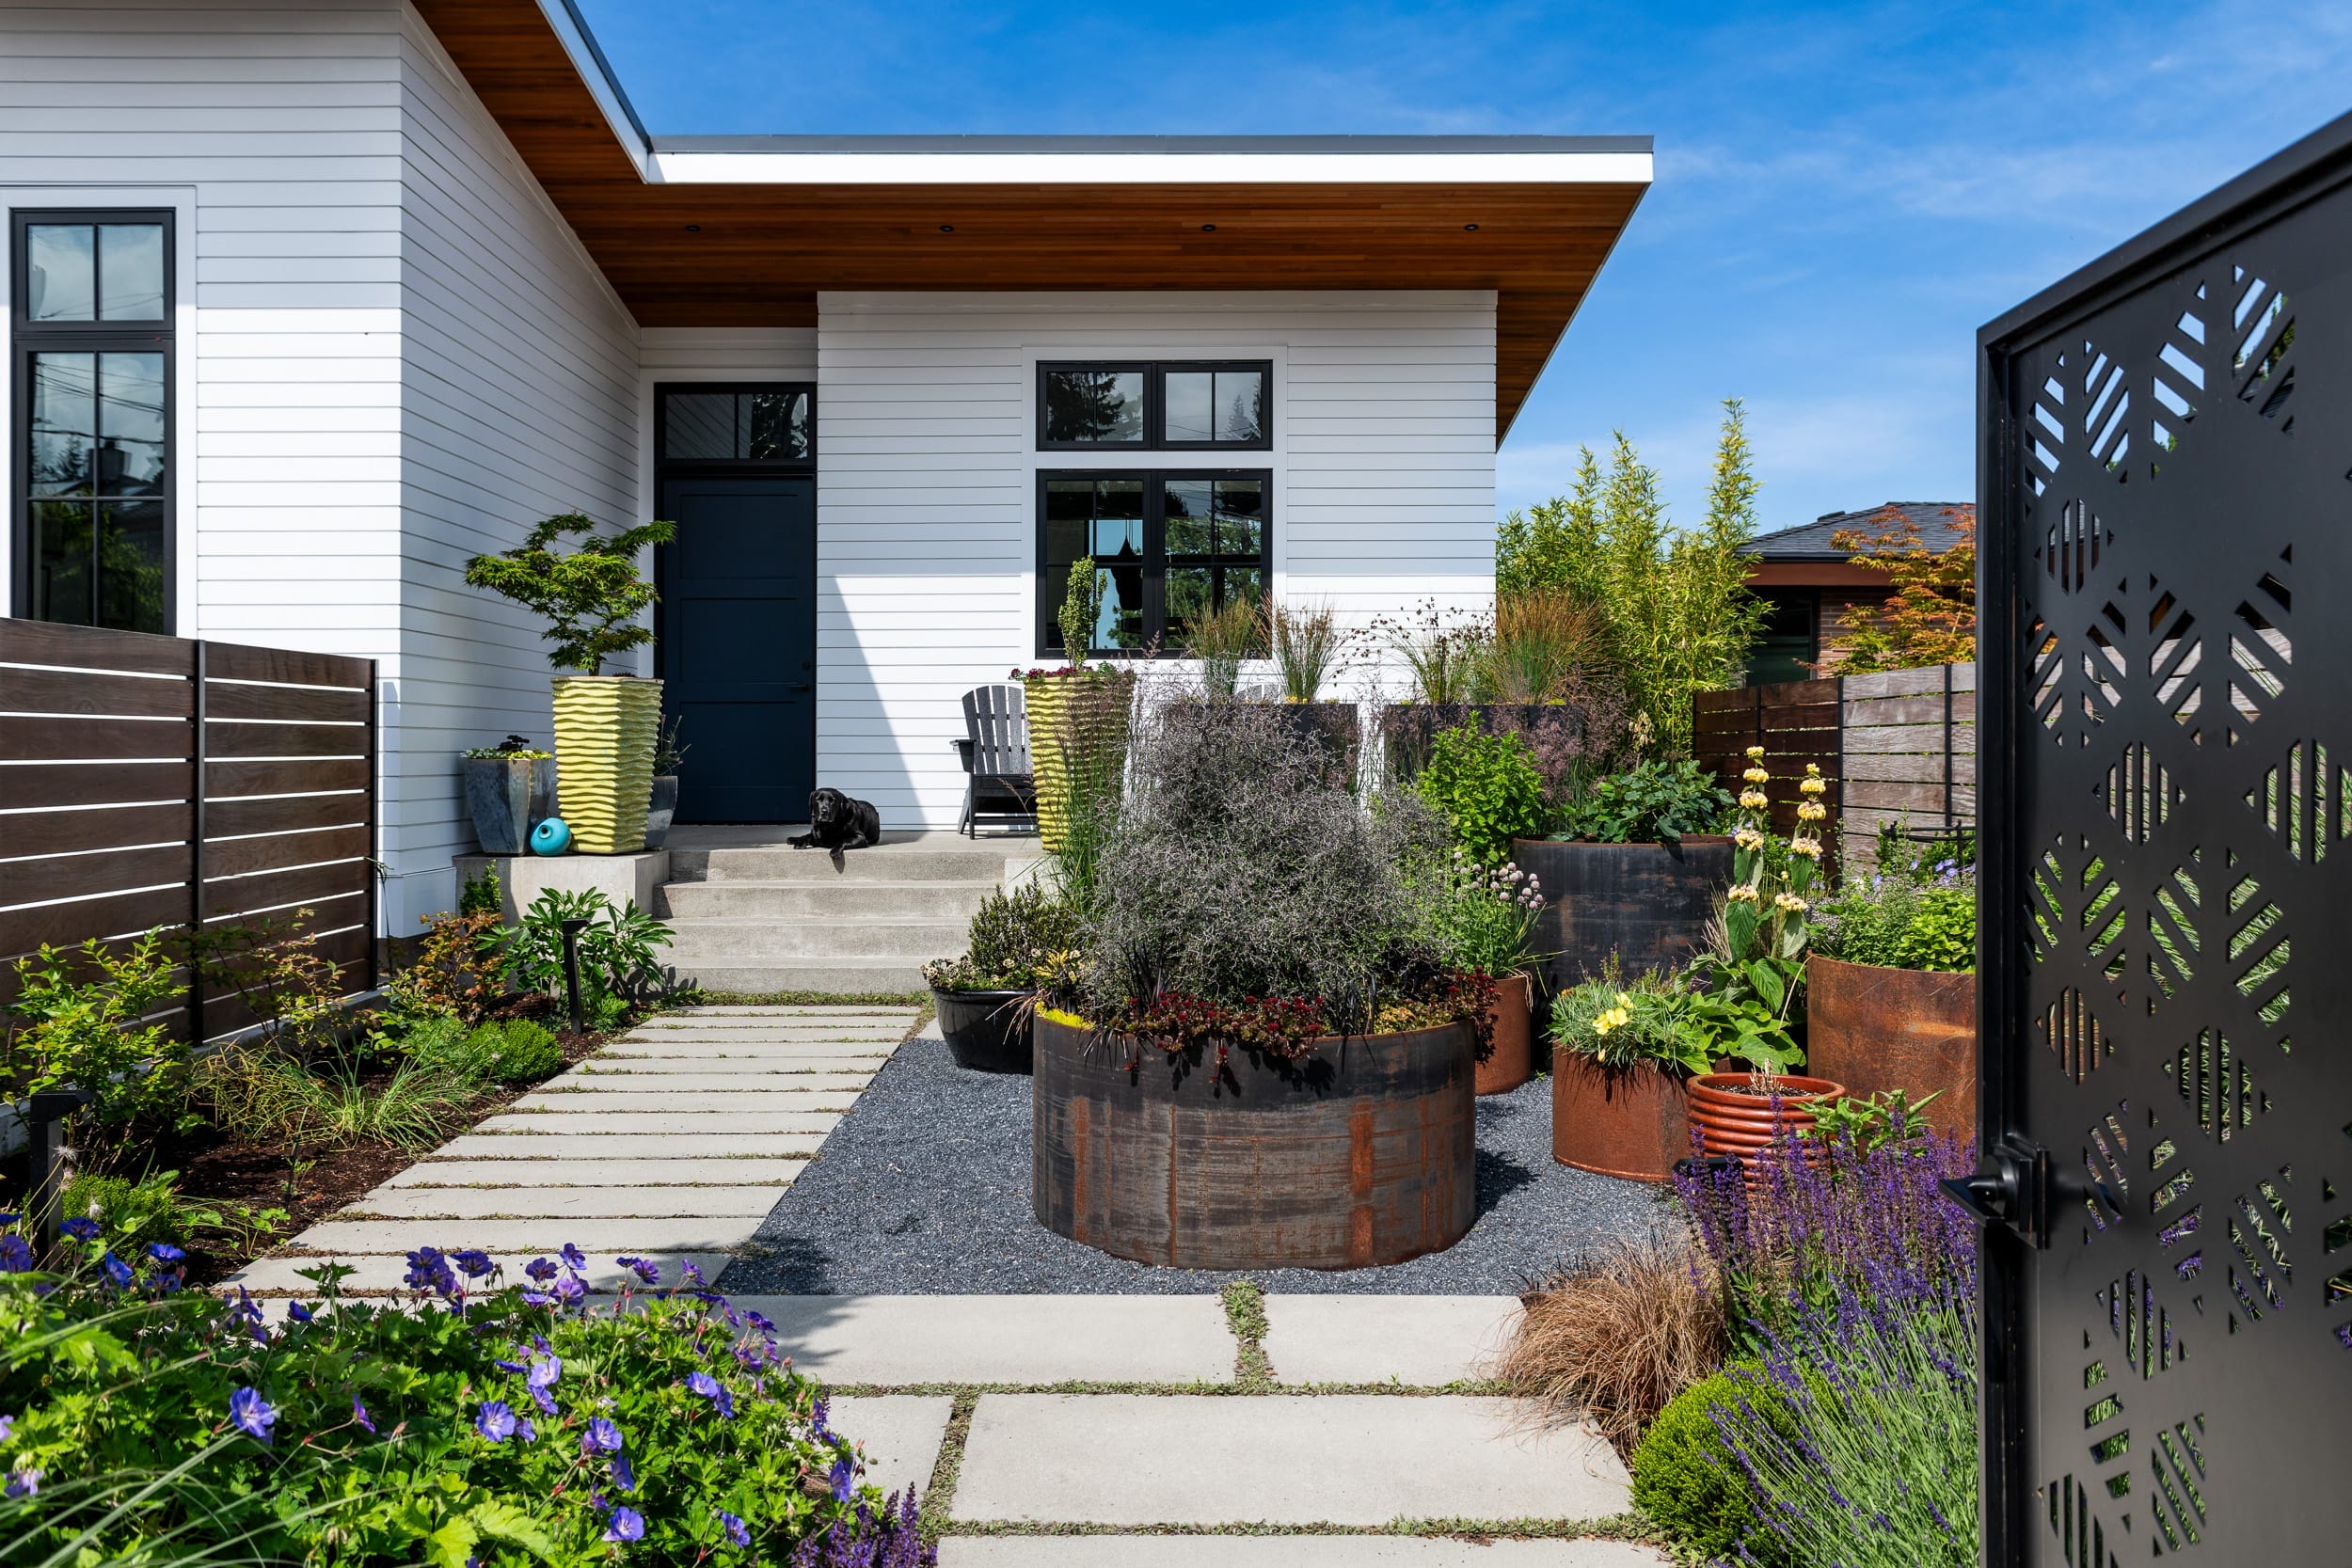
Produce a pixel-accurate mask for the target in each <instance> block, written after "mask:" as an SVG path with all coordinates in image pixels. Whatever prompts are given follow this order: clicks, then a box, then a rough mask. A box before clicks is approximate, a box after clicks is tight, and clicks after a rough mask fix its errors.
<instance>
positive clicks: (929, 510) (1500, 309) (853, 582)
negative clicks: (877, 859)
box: [0, 0, 1651, 932]
mask: <svg viewBox="0 0 2352 1568" xmlns="http://www.w3.org/2000/svg"><path fill="white" fill-rule="evenodd" d="M1650 162H1651V159H1650V150H1649V143H1648V141H1647V140H1646V138H1632V137H1608V138H1593V137H1456V136H1441V137H1394V136H1371V137H1354V136H1335V137H1305V138H1301V137H1230V138H1229V137H1166V138H1163V137H1111V138H1062V137H1026V136H1017V137H983V136H974V137H819V136H751V137H679V138H662V137H655V136H649V135H647V134H646V132H645V131H644V127H643V126H642V125H640V124H639V122H638V120H637V118H636V116H635V114H634V112H633V111H632V110H631V109H630V107H629V105H628V100H627V98H626V97H625V96H624V95H623V93H622V91H621V88H620V86H619V84H618V83H617V82H616V81H615V79H614V78H613V75H612V71H611V69H610V67H609V66H607V65H606V63H605V62H604V60H603V57H602V55H600V54H599V52H598V51H597V49H596V44H595V41H594V40H592V39H591V38H590V37H589V35H588V33H587V30H586V28H585V27H584V26H583V25H582V24H581V22H580V17H579V15H578V14H577V12H575V11H574V10H573V9H572V8H571V7H570V5H569V4H568V3H567V0H421V3H416V0H326V3H323V4H315V3H303V4H295V3H294V0H240V3H239V4H237V5H235V6H233V7H230V6H210V5H204V4H199V3H192V0H140V3H139V4H137V5H135V6H134V5H131V4H128V3H119V0H86V3H82V4H74V5H63V4H56V5H45V6H44V5H28V4H21V3H17V0H7V3H5V4H0V204H4V205H5V206H6V207H7V209H8V246H7V249H6V257H5V265H6V268H7V279H6V281H7V288H8V295H9V301H10V309H9V311H8V317H7V323H8V325H7V330H8V375H7V376H6V377H0V398H5V400H6V404H5V406H6V413H7V429H8V447H7V453H8V455H7V472H8V498H9V527H8V531H7V532H6V535H5V540H4V541H0V549H5V552H6V560H7V567H8V577H7V580H8V585H9V586H8V592H9V594H10V607H9V608H10V613H12V614H15V615H19V616H29V617H37V618H45V619H53V620H67V621H85V622H88V621H94V622H96V623H98V624H101V625H110V626H123V627H129V628H132V629H143V630H154V631H168V632H173V633H176V634H178V635H181V636H191V637H204V638H213V639H226V640H232V641H244V642H254V643H263V644H274V645H279V646H287V647H296V648H306V649H311V650H317V651H325V652H334V653H345V654H356V655H363V656H368V657H374V658H376V659H378V660H380V661H381V665H380V668H381V670H382V673H383V690H384V707H383V712H382V716H381V724H382V726H383V734H384V737H385V741H384V744H385V757H384V802H383V806H382V812H381V829H380V831H381V835H382V845H381V853H382V856H383V858H384V859H385V861H387V862H388V863H389V866H390V867H391V872H392V880H391V883H390V885H389V889H388V891H387V896H386V899H385V906H386V907H385V926H386V928H387V929H388V930H389V931H392V932H401V931H410V930H414V929H415V928H416V921H417V918H418V916H419V915H421V914H423V913H427V912H430V911H435V910H438V909H443V908H446V907H448V906H449V904H450V902H451V901H452V898H453V886H452V873H451V860H452V856H453V854H454V853H456V852H458V851H461V850H464V849H467V848H469V847H470V839H471V835H470V832H469V828H468V827H467V826H466V823H465V815H464V810H463V806H462V803H461V801H460V799H459V794H458V789H457V784H456V773H455V769H454V767H453V754H454V753H455V752H457V751H458V750H459V749H461V748H463V747H465V746H468V745H471V744H476V743H479V742H482V741H485V740H490V739H495V738H497V737H498V736H501V735H504V734H506V733H507V732H509V731H517V732H520V733H523V734H525V735H533V736H545V735H546V733H547V727H548V717H547V688H548V675H549V671H548V666H547V664H546V661H545V657H544V655H543V650H542V646H541V643H540V641H539V640H538V637H537V628H536V627H535V626H533V625H532V624H530V623H528V622H527V621H526V619H525V618H524V617H523V616H522V615H521V614H520V613H518V612H516V610H513V609H512V608H511V607H509V606H506V605H505V604H503V603H502V602H500V601H496V600H493V599H491V598H489V597H487V596H485V595H483V594H477V593H475V592H473V591H471V590H469V589H468V588H467V587H466V586H465V584H464V582H463V581H462V580H461V572H462V567H463V563H464V562H465V560H466V559H467V557H469V555H471V554H473V553H475V552H478V551H488V550H496V549H501V548H504V547H506V546H511V545H512V544H514V543H515V542H516V540H517V539H518V538H519V537H520V536H521V535H522V533H523V532H524V531H526V530H528V529H529V528H530V527H531V525H532V523H534V522H536V521H537V520H538V519H539V518H541V517H543V516H546V515H550V514H553V513H558V512H571V511H579V512H584V513H587V514H589V515H592V516H594V517H596V518H598V519H599V520H609V521H612V522H615V523H618V522H621V521H623V520H626V519H629V518H644V517H648V516H657V515H658V516H666V517H671V518H675V520H676V521H677V522H678V524H679V528H680V536H679V540H678V543H677V544H676V545H675V546H671V547H669V548H668V549H667V550H666V551H664V552H663V554H664V555H665V556H666V559H664V560H661V561H660V562H657V563H656V569H657V570H658V572H659V573H660V583H661V587H662V593H663V603H662V606H661V610H660V616H659V621H658V634H659V641H658V642H657V644H656V645H655V647H654V648H653V649H651V650H649V651H648V653H647V656H646V657H645V658H644V662H643V664H642V666H641V673H648V674H660V675H662V676H664V677H666V678H667V679H668V680H669V682H670V683H671V684H670V688H669V691H668V697H669V699H670V702H671V705H672V707H673V710H674V711H675V712H676V713H679V714H681V715H683V717H684V723H685V728H686V731H687V738H688V739H689V740H690V741H691V742H692V743H693V745H694V748H695V749H694V754H693V757H692V760H691V767H690V768H689V771H688V786H687V787H688V793H687V798H686V800H685V801H684V803H683V811H684V813H685V814H686V816H688V817H690V818H699V819H701V820H706V821H775V820H789V819H791V818H793V817H795V816H799V815H800V814H801V811H802V803H803V800H805V797H806V794H807V791H808V789H809V788H810V787H811V786H812V784H814V783H816V782H818V781H819V780H821V781H822V782H824V783H827V784H837V785H839V786H840V787H842V788H845V789H848V790H850V792H851V793H853V794H857V795H862V796H865V797H866V798H868V799H870V800H874V801H875V802H876V803H877V804H878V805H879V806H880V808H881V810H882V815H883V818H884V821H885V823H886V824H887V825H891V826H899V827H911V826H948V825H951V824H952V823H953V822H954V821H955V819H956V816H957V813H958V810H959V807H960V804H961V792H962V781H961V774H960V772H959V771H958V768H957V764H956V759H955V756H954V753H953V752H952V751H951V750H950V748H949V747H948V745H947V744H946V742H947V741H948V739H949V738H950V737H952V736H958V735H961V733H962V721H961V712H960V708H959V699H960V697H961V694H962V693H963V692H964V691H965V690H966V689H969V688H971V687H972V686H974V685H976V684H978V683H980V682H983V681H988V680H993V679H1000V678H1002V677H1003V676H1004V674H1005V673H1006V672H1007V671H1008V670H1009V669H1011V668H1013V667H1015V666H1030V665H1036V664H1041V663H1045V664H1058V663H1060V662H1062V660H1063V657H1064V656H1063V654H1062V651H1061V650H1060V648H1059V646H1058V642H1059V635H1060V634H1059V631H1058V629H1057V625H1056V621H1055V617H1054V614H1053V608H1054V605H1055V604H1056V603H1057V602H1058V598H1059V592H1060V583H1061V578H1062V576H1063V574H1064V571H1065V569H1066V565H1067V562H1068V561H1069V559H1070V558H1071V557H1072V556H1073V554H1075V553H1078V552H1079V551H1080V550H1083V549H1086V548H1089V547H1091V548H1092V549H1093V550H1094V552H1095V553H1096V554H1097V555H1098V557H1101V558H1103V559H1104V561H1105V562H1107V563H1110V564H1112V565H1113V568H1114V577H1115V578H1116V582H1117V595H1116V597H1117V603H1116V604H1115V605H1114V606H1113V607H1112V608H1111V609H1110V610H1106V613H1105V617H1104V626H1103V628H1102V631H1101V633H1100V636H1101V638H1102V640H1103V641H1104V642H1105V643H1114V642H1131V641H1150V640H1152V639H1153V638H1162V637H1166V636H1168V635H1169V634H1170V633H1171V632H1173V631H1175V630H1180V629H1181V620H1182V616H1183V614H1184V612H1185V610H1186V609H1187V608H1188V607H1197V606H1198V605H1200V604H1202V603H1205V602H1211V601H1213V600H1214V599H1216V597H1217V596H1219V595H1222V594H1232V593H1242V592H1248V593H1257V592H1266V593H1271V594H1275V595H1278V596H1279V597H1281V598H1283V599H1287V600H1293V601H1297V600H1327V601H1329V602H1331V603H1332V604H1333V605H1335V606H1336V607H1337V608H1338V609H1340V610H1342V611H1343V613H1344V614H1345V615H1346V616H1348V617H1349V618H1351V619H1354V620H1357V621H1362V620H1365V619H1369V618H1370V617H1372V616H1373V615H1375V614H1377V613H1380V612H1383V611H1395V610H1403V609H1405V608H1406V607H1407V606H1409V605H1410V604H1412V603H1413V602H1415V601H1417V600H1420V599H1422V598H1431V597H1434V598H1437V599H1438V600H1440V601H1452V602H1457V603H1475V602H1477V601H1480V600H1483V599H1484V598H1485V597H1486V595H1487V594H1489V593H1490V592H1491V588H1492V566H1493V554H1492V549H1493V546H1492V540H1493V521H1494V504H1493V503H1494V454H1495V446H1496V443H1497V442H1498V441H1499V440H1500V439H1501V438H1502V436H1503V434H1504V433H1505V432H1506V431H1508V430H1509V428H1510V425H1511V421H1512V419H1513V418H1514V416H1515V415H1516V414H1517V413H1518V409H1519V407H1520V405H1521V404H1522V403H1523V401H1524V400H1525V398H1526V397H1527V394H1528V391H1529V388H1531V387H1532V386H1533V385H1534V381H1535V379H1536V377H1537V375H1538V374H1539V373H1540V372H1542V370H1543V367H1544V363H1545V361H1546V359H1547V357H1548V356H1549V355H1550V353H1551V351H1552V349H1553V347H1554V346H1555V345H1556V344H1557V342H1558V341H1559V339H1560V337H1561V335H1562V333H1563V332H1564V331H1565V328H1566V326H1567V324H1568V322H1569V320H1570V318H1571V317H1572V316H1573V315H1574V313H1575V311H1576V309H1577V306H1578V304H1579V302H1580V301H1581V298H1582V296H1583V294H1584V292H1585V290H1586V289H1587V288H1588V287H1589V286H1590V284H1591V282H1592V280H1593V277H1594V276H1595V274H1596V273H1597V270H1598V268H1599V267H1600V265H1601V263H1602V261H1604V259H1605V258H1606V257H1607V256H1608V254H1609V251H1610V248H1611V246H1612V245H1613V243H1614V242H1615V240H1616V237H1617V235H1618V234H1619V232H1620V231H1621V230H1622V229H1623V227H1624V225H1625V224H1626V222H1627V220H1628V218H1629V215H1630V214H1631V213H1632V210H1633V208H1634V205H1635V204H1636V202H1638V200H1639V199H1640V198H1641V196H1642V193H1643V192H1644V191H1645V189H1646V187H1647V184H1648V182H1649V178H1650ZM60 497H64V498H68V499H58V498H60ZM93 523H94V526H93ZM142 562H146V563H148V564H149V567H150V569H149V570H148V571H147V572H146V573H145V575H144V577H143V578H142V576H141V574H140V573H139V572H138V570H137V568H138V566H139V565H140V563H142ZM155 563H160V565H161V568H162V570H161V573H160V575H158V574H157V573H156V572H155V571H154V570H153V569H152V567H153V565H154V564H155ZM141 581H145V582H147V583H149V584H152V583H154V582H157V581H160V582H161V583H162V584H163V585H164V589H163V592H161V593H160V594H157V593H154V592H151V591H141V590H140V589H139V587H138V584H139V583H140V582H141Z"/></svg>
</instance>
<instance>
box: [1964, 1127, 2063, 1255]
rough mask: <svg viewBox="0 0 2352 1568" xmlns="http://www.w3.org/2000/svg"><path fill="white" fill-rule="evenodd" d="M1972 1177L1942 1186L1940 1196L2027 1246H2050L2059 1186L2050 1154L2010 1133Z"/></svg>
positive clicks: (2038, 1145) (2037, 1145) (2035, 1144)
mask: <svg viewBox="0 0 2352 1568" xmlns="http://www.w3.org/2000/svg"><path fill="white" fill-rule="evenodd" d="M1984 1165H1985V1167H1986V1168H1984V1169H1983V1170H1981V1171H1979V1173H1978V1174H1977V1175H1975V1176H1969V1177H1963V1178H1960V1179H1958V1180H1948V1181H1946V1182H1944V1183H1943V1187H1944V1195H1945V1196H1947V1197H1949V1198H1950V1199H1951V1200H1952V1201H1953V1202H1955V1203H1957V1204H1959V1205H1960V1206H1961V1207H1962V1208H1963V1209H1965V1210H1967V1211H1968V1212H1970V1213H1971V1214H1974V1215H1975V1216H1976V1217H1977V1218H1978V1219H1979V1221H1981V1222H1984V1223H1987V1224H1998V1225H2005V1226H2007V1227H2010V1229H2011V1230H2013V1231H2015V1232H2016V1233H2017V1235H2018V1237H2019V1238H2020V1239H2021V1240H2023V1241H2024V1242H2025V1243H2026V1245H2027V1246H2031V1247H2036V1248H2046V1247H2048V1246H2049V1244H2050V1210H2051V1206H2052V1204H2053V1203H2055V1202H2056V1201H2057V1199H2058V1181H2057V1180H2056V1177H2055V1176H2054V1174H2053V1171H2052V1167H2051V1163H2050V1151H2049V1150H2048V1149H2046V1148H2042V1146H2041V1145H2040V1144H2037V1143H2031V1142H2028V1141H2027V1140H2026V1139H2024V1138H2021V1137H2019V1136H2018V1135H2017V1134H2015V1133H2014V1132H2012V1133H2010V1135H2009V1136H2008V1137H2006V1138H2003V1139H2002V1140H2001V1141H2000V1142H1999V1143H1998V1144H1996V1145H1994V1148H1993V1149H1992V1151H1991V1153H1990V1154H1988V1155H1987V1156H1986V1158H1985V1161H1984Z"/></svg>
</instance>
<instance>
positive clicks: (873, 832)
mask: <svg viewBox="0 0 2352 1568" xmlns="http://www.w3.org/2000/svg"><path fill="white" fill-rule="evenodd" d="M785 842H786V843H787V844H789V845H790V846H792V847H793V848H795V849H830V850H832V851H833V852H834V854H836V855H838V854H840V853H841V851H842V850H844V849H867V848H871V847H873V846H875V845H877V844H880V843H881V842H882V814H881V813H880V812H877V811H876V810H875V809H874V803H873V802H872V801H870V800H850V798H849V797H848V796H847V795H844V794H842V793H841V791H839V790H837V789H832V788H826V789H820V790H818V792H817V793H816V794H814V795H812V796H810V797H809V798H808V832H804V833H796V834H794V835H793V836H792V837H790V838H787V839H786V840H785Z"/></svg>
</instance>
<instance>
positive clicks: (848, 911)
mask: <svg viewBox="0 0 2352 1568" xmlns="http://www.w3.org/2000/svg"><path fill="white" fill-rule="evenodd" d="M995 886H996V884H995V882H994V881H993V879H992V880H989V881H985V882H981V881H946V882H934V881H882V880H879V879H862V880H856V881H849V880H844V881H836V882H818V881H754V880H751V879H735V878H728V879H724V880H718V881H705V882H675V881H674V882H671V883H669V884H668V885H667V886H665V887H664V888H663V889H662V890H661V891H662V896H663V897H664V898H666V899H667V900H668V901H669V906H670V915H671V917H672V918H673V919H677V920H728V919H758V920H821V921H834V920H967V921H968V920H970V919H971V918H972V916H973V914H974V913H975V912H977V911H978V909H979V907H980V900H982V899H983V898H985V897H987V896H988V895H989V894H990V892H991V891H993V889H994V887H995Z"/></svg>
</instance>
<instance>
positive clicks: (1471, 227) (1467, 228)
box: [1462, 223, 1478, 234]
mask: <svg viewBox="0 0 2352 1568" xmlns="http://www.w3.org/2000/svg"><path fill="white" fill-rule="evenodd" d="M1462 232H1463V233H1465V234H1475V233H1477V232H1478V225H1476V224H1474V223H1466V224H1464V225H1462Z"/></svg>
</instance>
